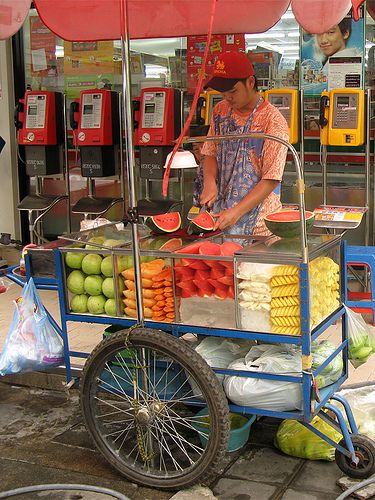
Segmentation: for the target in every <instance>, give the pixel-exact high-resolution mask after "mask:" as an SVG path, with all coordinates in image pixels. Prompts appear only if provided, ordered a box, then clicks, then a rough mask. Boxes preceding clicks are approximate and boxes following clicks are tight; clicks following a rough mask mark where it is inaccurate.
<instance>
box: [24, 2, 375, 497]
mask: <svg viewBox="0 0 375 500" xmlns="http://www.w3.org/2000/svg"><path fill="white" fill-rule="evenodd" d="M37 3H38V4H41V5H42V4H43V2H42V1H39V2H37ZM47 3H48V2H47ZM47 3H46V4H47ZM181 3H183V2H179V5H180V4H181ZM201 3H202V2H201ZM218 3H219V4H220V3H224V2H218ZM113 4H116V5H117V2H113ZM202 4H203V3H202ZM212 5H213V7H214V6H215V2H212ZM286 5H287V2H285V6H286ZM79 7H80V6H79V4H78V3H77V2H75V8H76V9H79ZM106 7H107V6H106ZM110 7H111V6H110ZM127 7H128V5H127V2H125V1H124V2H120V23H119V26H120V34H121V39H122V42H123V43H122V48H123V70H124V71H123V72H124V84H123V90H124V92H123V97H124V119H125V129H127V130H132V127H131V102H130V92H129V90H130V88H131V86H130V72H129V46H128V31H127V30H128V27H127V26H126V24H127V23H126V22H125V20H126V21H128V19H127V10H126V9H127ZM44 8H45V9H47V7H46V6H44ZM112 8H113V9H114V7H112ZM92 10H94V9H92ZM236 10H237V11H238V12H240V13H241V12H242V11H243V12H245V11H247V9H246V8H245V7H244V8H243V9H239V8H238V9H236ZM266 10H267V9H266ZM269 10H270V9H268V11H269ZM257 11H258V9H253V12H254V13H255V12H257ZM268 11H267V12H268ZM213 12H214V10H213V11H212V16H211V28H212V19H213ZM231 12H232V11H231ZM259 12H260V10H259ZM280 12H281V11H280ZM233 13H234V12H233ZM265 13H266V12H265ZM251 15H253V14H251ZM275 15H276V16H278V13H276V14H275ZM221 16H222V21H223V20H224V21H225V20H226V19H228V18H231V17H232V16H229V17H228V16H227V15H225V13H224V14H223V12H222V13H221ZM262 16H263V11H262V13H261V16H260V17H262ZM138 17H139V16H138ZM207 17H208V14H207ZM240 17H243V15H242V13H241V14H240ZM201 18H202V16H196V13H195V15H194V17H193V19H194V20H196V21H197V22H198V20H200V19H201ZM141 19H142V20H141V24H142V23H143V17H142V18H141ZM184 21H185V19H184ZM191 21H192V20H191ZM237 21H238V19H237ZM245 21H246V20H245ZM58 22H59V23H60V19H58ZM231 22H232V19H231ZM79 24H81V23H79ZM101 24H103V25H105V24H106V23H101ZM152 24H154V23H152ZM156 24H157V23H155V25H156ZM160 24H161V23H160V20H159V25H160ZM184 24H186V25H188V23H187V22H186V23H184ZM193 24H194V23H193ZM223 24H224V25H225V22H224V23H223ZM245 24H246V22H245ZM87 25H88V24H87ZM180 25H181V24H179V23H176V26H180ZM270 25H272V22H271V23H270ZM119 26H116V27H117V31H119V30H118V28H119ZM166 26H167V27H168V28H169V27H170V26H171V23H169V22H168V23H166ZM83 28H84V27H83V26H81V29H83ZM142 28H143V27H142ZM241 28H242V25H241ZM197 29H198V28H197ZM200 29H201V30H202V28H200ZM222 29H224V28H222ZM232 29H234V28H232ZM56 31H57V32H58V31H59V29H58V28H56ZM259 31H264V28H263V29H262V28H259ZM223 32H225V30H224V31H223ZM197 33H200V31H197ZM105 35H106V36H103V37H102V38H108V33H106V34H105ZM111 35H113V36H115V34H114V33H112V32H111ZM142 35H144V34H143V33H142ZM148 35H149V36H150V34H149V33H148ZM69 36H70V38H69ZM69 36H67V38H68V39H77V38H76V37H75V36H74V34H73V35H72V34H70V35H69ZM86 36H88V37H89V38H87V39H89V40H92V39H93V37H92V35H91V33H90V34H89V35H86ZM90 36H91V37H90ZM133 36H134V34H133ZM82 39H84V37H83V38H82ZM248 137H252V138H258V139H268V140H275V141H278V142H281V143H283V144H284V145H285V146H287V147H288V148H289V150H290V152H291V154H292V156H293V158H294V162H295V165H296V171H297V176H298V180H297V188H298V192H299V197H300V204H299V205H300V207H299V208H300V214H301V217H300V220H301V222H300V238H299V239H298V240H297V241H298V243H297V248H296V247H293V246H287V247H284V246H283V240H276V241H275V240H274V239H273V238H271V239H258V240H256V239H240V240H234V239H233V238H231V237H230V236H223V235H219V236H216V237H213V238H209V239H207V240H205V246H204V247H203V250H202V251H201V248H202V245H201V241H200V242H199V243H198V244H197V242H196V241H195V242H194V241H191V240H185V239H184V238H181V240H180V241H178V245H177V243H176V242H175V243H176V246H175V247H174V246H173V245H171V242H170V240H166V241H165V242H164V244H162V245H161V246H158V245H159V244H155V240H154V239H152V238H150V237H149V236H148V235H147V234H143V229H142V226H140V225H139V217H138V212H137V200H136V197H135V183H134V155H133V138H132V134H131V133H129V134H128V136H127V138H126V146H127V147H126V156H127V166H128V172H129V210H128V214H127V220H126V224H127V225H126V227H125V228H124V229H123V228H118V227H117V225H115V224H113V225H109V226H103V227H100V228H97V229H96V230H93V231H88V232H87V231H86V232H81V233H77V234H72V235H65V236H64V241H65V242H67V241H68V242H69V243H71V245H69V244H62V245H61V247H59V248H57V249H55V250H54V251H53V255H54V263H55V270H54V273H52V276H47V277H45V276H42V275H38V271H35V265H34V264H35V258H37V255H38V254H37V252H38V250H35V251H34V250H30V252H28V254H27V256H26V259H25V261H26V269H27V274H28V276H31V275H32V276H33V277H34V278H35V282H36V284H37V285H38V280H40V281H39V285H40V286H43V287H47V286H51V287H53V286H56V287H57V288H58V293H59V299H60V311H61V334H62V337H63V340H64V346H65V356H66V372H67V379H68V381H71V380H72V373H71V368H70V358H71V356H80V357H82V356H85V353H76V352H71V351H70V349H69V341H68V334H67V326H66V325H67V322H68V321H76V322H84V323H99V324H103V325H107V324H110V325H113V326H117V327H118V328H119V331H117V332H115V333H112V334H111V335H109V336H107V337H106V338H105V339H104V340H103V341H102V342H101V343H100V344H99V345H98V346H97V347H96V348H95V349H94V351H93V352H92V353H91V354H90V355H89V356H88V359H87V361H86V363H85V366H84V369H83V373H82V377H81V379H80V391H81V397H80V404H81V408H82V412H83V416H84V420H85V424H86V426H87V429H88V431H89V432H90V434H91V436H92V438H93V440H94V442H95V444H96V446H97V447H98V449H99V450H100V451H101V453H102V454H103V456H104V457H105V458H106V459H107V460H108V461H109V463H111V464H112V465H113V466H114V467H115V468H116V469H117V470H118V471H119V472H120V473H122V474H123V475H124V476H125V477H127V478H128V479H129V480H130V481H133V482H136V483H139V484H142V485H146V486H150V487H156V488H161V489H179V488H183V487H186V486H189V485H191V484H194V483H197V482H205V483H207V482H209V481H210V480H211V479H212V478H213V477H215V474H216V472H217V470H218V468H219V467H220V463H221V461H222V459H223V457H224V454H225V452H226V450H227V442H228V438H229V434H230V419H229V412H234V413H240V414H243V415H259V416H262V415H263V416H273V417H277V418H280V419H285V418H287V419H296V420H299V421H300V422H301V423H302V424H303V425H304V426H306V427H307V428H308V429H310V430H311V431H312V432H314V433H315V434H317V435H318V436H320V437H322V438H323V439H324V440H326V441H327V442H329V443H330V444H332V445H333V446H334V447H335V448H336V450H337V451H336V461H337V464H338V466H339V467H340V468H341V470H342V471H343V472H344V473H346V474H348V475H350V476H352V477H357V478H362V477H367V476H369V475H371V474H372V473H373V472H374V471H375V447H374V446H375V445H374V443H373V442H372V441H371V440H369V439H368V438H366V437H364V436H361V435H359V434H358V430H357V427H356V425H355V421H354V418H353V415H352V412H351V410H350V407H349V405H348V404H347V402H346V401H345V400H344V399H343V398H342V397H340V396H338V395H336V394H335V393H336V391H337V390H338V388H339V387H340V385H341V384H342V383H343V381H344V380H345V379H346V378H347V373H348V335H347V321H346V315H345V309H344V307H343V305H342V298H343V295H342V286H343V283H345V278H344V274H345V267H344V266H343V260H344V259H343V256H344V254H345V245H344V244H343V243H341V240H340V237H339V236H330V235H313V236H309V238H308V237H307V234H306V227H305V206H304V185H303V173H302V168H301V165H300V161H299V158H298V154H297V152H296V150H295V149H294V148H293V147H292V146H291V145H289V144H288V143H286V142H285V141H282V140H281V139H279V138H277V137H272V136H268V135H266V134H246V135H242V136H241V138H242V139H244V138H248ZM232 139H236V136H231V137H219V138H218V137H215V140H216V141H217V140H232ZM193 141H194V140H192V142H193ZM94 238H101V241H99V240H98V239H97V240H96V241H95V240H93V239H94ZM176 239H177V240H178V239H179V237H178V238H176ZM89 240H91V241H89ZM108 240H112V241H108ZM114 240H115V241H114ZM150 240H151V241H150ZM152 241H154V246H152ZM280 242H281V243H280ZM208 243H209V244H208ZM228 243H229V244H228ZM86 245H87V247H86ZM197 245H198V246H197ZM229 247H230V248H231V250H229ZM223 248H224V249H225V250H223ZM74 254H80V255H79V256H78V257H77V255H74ZM68 256H69V257H68ZM93 256H94V257H93ZM85 259H86V260H85ZM106 259H107V260H106ZM129 259H133V261H132V262H131V264H132V266H133V267H131V266H128V264H129ZM327 259H328V260H327ZM42 260H43V259H42ZM84 260H85V264H84V267H82V266H83V261H84ZM142 260H143V262H142ZM104 261H106V264H105V265H104V267H102V265H103V262H104ZM328 262H329V266H328V265H327V263H328ZM314 263H315V264H314ZM69 264H70V265H69ZM82 269H83V271H82V275H81V274H79V273H76V272H75V271H80V270H82ZM260 269H262V272H259V270H260ZM73 273H75V274H73ZM207 273H209V274H207ZM189 274H190V278H189V277H188V275H189ZM312 274H314V276H315V281H314V287H313V288H312V283H311V279H310V277H311V275H312ZM254 275H256V276H257V277H258V279H257V280H253V279H252V277H253V276H254ZM72 276H73V277H72ZM94 276H96V278H93V277H94ZM326 277H327V279H325V278H326ZM328 277H329V279H328ZM89 278H90V279H89ZM319 278H321V287H320V288H319ZM106 280H109V281H106ZM187 281H189V282H190V283H189V287H187V286H185V285H184V283H186V282H187ZM104 282H106V285H105V288H104V289H103V285H104ZM254 282H256V283H258V284H257V285H255V286H258V287H260V285H259V283H263V285H264V286H262V293H260V292H259V290H258V291H257V290H254V285H253V284H254ZM121 283H122V284H121ZM181 285H182V286H181ZM193 285H194V286H193ZM69 289H70V290H69ZM100 289H101V291H100ZM104 290H105V292H104ZM72 291H73V293H74V296H72V295H71V293H72ZM244 291H245V292H246V294H244ZM322 291H323V292H324V293H325V294H326V295H325V296H328V295H327V294H328V292H329V301H327V303H328V308H327V307H325V308H324V311H323V307H322V305H321V304H320V303H319V301H317V296H318V295H319V293H320V294H321V292H322ZM85 292H86V293H85ZM102 292H103V293H102ZM83 295H87V298H85V297H83ZM77 297H79V298H77ZM265 297H266V298H265ZM108 300H111V302H110V303H109V304H107V302H108ZM267 300H269V302H267ZM272 302H273V303H272ZM243 303H246V306H245V305H244V304H243ZM254 303H255V304H256V306H254ZM250 304H253V306H251V305H250ZM264 304H268V305H269V309H267V308H266V307H264ZM198 307H199V308H201V310H203V313H201V314H196V311H197V310H198ZM71 309H74V310H71ZM276 310H277V311H276ZM80 311H82V312H80ZM86 311H87V312H86ZM249 312H250V313H251V314H249ZM266 312H268V314H266ZM105 313H107V314H105ZM212 313H213V314H212ZM134 316H135V317H134ZM199 318H200V319H202V318H203V320H204V321H203V323H201V322H200V319H199ZM254 318H256V321H255V320H254ZM340 319H342V342H341V343H340V345H339V346H337V348H336V349H335V350H334V351H333V352H332V353H331V354H330V355H329V356H327V358H326V359H325V361H324V362H323V363H321V364H320V365H319V367H318V368H313V359H312V343H313V341H315V340H317V339H318V338H319V337H320V335H321V334H322V333H323V332H324V331H325V330H326V329H327V328H328V327H329V326H330V325H331V324H333V323H334V322H336V321H337V320H340ZM251 322H253V323H252V324H253V327H252V328H251V327H249V324H251ZM257 325H261V326H260V327H258V326H257ZM188 334H193V335H198V336H204V337H209V338H210V337H212V338H213V337H216V338H219V339H220V338H221V339H225V340H227V339H232V340H234V341H236V342H237V348H238V350H237V353H240V352H241V353H244V357H245V360H246V357H247V354H245V352H244V349H246V348H248V349H249V352H250V350H251V349H252V347H250V344H246V342H247V341H258V342H260V343H275V344H276V343H277V344H281V345H283V346H285V350H286V354H287V356H288V358H289V359H292V360H294V359H295V358H297V359H298V360H299V361H300V363H299V366H300V369H299V370H298V373H297V372H294V371H292V372H291V371H290V369H288V370H284V371H283V370H281V371H280V372H278V373H275V372H271V371H260V370H257V369H255V368H253V369H252V368H251V367H254V365H253V364H251V363H250V369H248V366H246V369H245V366H244V367H243V368H236V369H234V368H233V367H229V368H228V367H226V368H220V367H218V366H215V364H213V366H209V364H208V363H207V362H206V361H205V360H204V359H203V357H202V356H201V355H200V354H198V352H197V350H195V348H194V347H195V344H194V341H192V340H191V335H190V336H189V335H188ZM293 346H294V347H295V348H294V349H293ZM255 347H258V346H255ZM284 354H285V353H284ZM336 358H340V359H341V360H342V368H341V370H340V373H339V376H338V378H337V379H336V380H335V381H334V382H333V383H331V384H329V385H327V386H325V387H324V388H323V389H321V390H319V389H318V387H317V384H316V380H317V378H318V377H319V376H320V375H321V374H322V373H323V372H324V371H325V370H326V369H327V368H328V366H329V365H330V364H331V363H332V362H333V361H334V360H335V359H336ZM230 366H231V365H230ZM219 377H220V378H219ZM223 379H224V385H223ZM233 379H234V380H233ZM238 379H243V380H245V381H251V380H252V379H255V380H259V381H262V382H273V383H275V384H284V385H285V386H286V387H287V388H286V391H284V393H283V394H284V396H285V397H284V399H282V398H281V400H280V401H279V403H280V405H281V409H280V408H278V409H274V408H272V405H270V404H269V401H268V404H267V407H265V406H264V405H262V404H259V405H254V406H251V405H249V404H246V405H244V404H239V402H240V400H239V398H237V397H235V396H234V395H233V394H234V392H231V393H230V394H231V396H230V397H229V399H228V397H227V394H226V392H225V390H226V391H227V392H228V386H229V385H230V383H234V384H235V385H236V384H237V383H238ZM291 386H293V387H294V390H293V394H294V396H295V397H294V400H293V402H291V401H290V391H289V389H291ZM246 394H247V393H246V392H242V397H243V396H244V395H245V396H246ZM332 400H335V401H336V402H337V403H339V404H340V405H341V408H342V411H341V410H340V409H339V408H338V407H337V406H335V405H333V404H332V403H331V401H332ZM282 403H284V404H282ZM202 409H203V410H204V418H202V416H201V414H200V412H201V411H202ZM199 414H200V415H199ZM314 415H320V417H321V418H322V419H323V420H325V421H326V422H327V423H329V424H330V425H331V426H332V427H334V428H336V429H337V430H339V431H340V432H341V434H342V436H343V438H342V440H341V441H340V442H339V443H334V442H332V440H330V439H329V438H328V437H327V436H325V435H323V434H322V433H321V432H320V431H318V430H317V429H315V428H314V427H313V426H312V425H311V420H312V418H313V416H314ZM202 426H203V427H204V426H205V431H202V430H201V429H202Z"/></svg>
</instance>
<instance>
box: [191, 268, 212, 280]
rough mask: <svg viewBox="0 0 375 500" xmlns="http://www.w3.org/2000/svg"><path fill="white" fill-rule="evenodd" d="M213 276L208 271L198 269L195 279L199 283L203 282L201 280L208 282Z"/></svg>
mask: <svg viewBox="0 0 375 500" xmlns="http://www.w3.org/2000/svg"><path fill="white" fill-rule="evenodd" d="M210 276H211V272H210V271H209V270H208V269H207V270H205V269H197V270H196V271H195V275H194V279H196V280H198V281H201V280H203V281H204V280H206V279H208V278H210Z"/></svg>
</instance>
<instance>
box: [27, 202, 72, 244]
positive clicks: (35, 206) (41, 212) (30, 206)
mask: <svg viewBox="0 0 375 500" xmlns="http://www.w3.org/2000/svg"><path fill="white" fill-rule="evenodd" d="M67 199H68V197H67V196H66V195H61V196H47V195H41V194H32V195H28V196H25V198H23V200H21V202H20V203H19V204H18V205H17V209H18V210H20V211H25V212H28V219H29V234H30V241H31V243H36V242H39V241H42V240H43V239H44V238H43V237H42V236H41V235H40V234H39V233H38V232H37V224H38V222H39V221H40V220H41V219H42V218H43V217H44V216H45V215H46V214H47V213H48V212H49V211H50V210H51V209H52V208H53V207H54V206H55V205H56V204H57V203H59V202H60V201H62V200H67ZM34 212H35V213H36V214H37V216H36V218H35V219H34V217H33V214H34ZM35 236H36V238H37V241H35ZM46 241H47V240H46Z"/></svg>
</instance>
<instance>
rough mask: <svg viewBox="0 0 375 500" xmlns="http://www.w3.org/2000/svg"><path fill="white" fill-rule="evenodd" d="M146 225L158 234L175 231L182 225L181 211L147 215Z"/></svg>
mask: <svg viewBox="0 0 375 500" xmlns="http://www.w3.org/2000/svg"><path fill="white" fill-rule="evenodd" d="M145 223H146V226H148V227H149V228H150V229H151V231H153V232H154V233H157V234H167V233H174V232H175V231H178V230H179V229H180V227H181V215H180V212H168V213H166V214H160V215H152V216H150V217H147V219H146V221H145Z"/></svg>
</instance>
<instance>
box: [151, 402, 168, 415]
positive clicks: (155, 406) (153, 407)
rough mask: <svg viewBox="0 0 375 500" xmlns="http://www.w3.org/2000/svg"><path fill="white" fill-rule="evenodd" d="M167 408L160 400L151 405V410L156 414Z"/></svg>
mask: <svg viewBox="0 0 375 500" xmlns="http://www.w3.org/2000/svg"><path fill="white" fill-rule="evenodd" d="M164 408H165V404H164V403H161V402H158V403H152V404H151V405H150V410H151V412H152V413H153V414H154V415H157V414H158V413H163V410H164Z"/></svg>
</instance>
